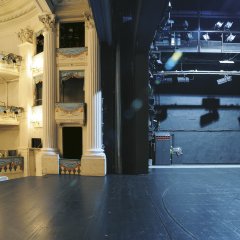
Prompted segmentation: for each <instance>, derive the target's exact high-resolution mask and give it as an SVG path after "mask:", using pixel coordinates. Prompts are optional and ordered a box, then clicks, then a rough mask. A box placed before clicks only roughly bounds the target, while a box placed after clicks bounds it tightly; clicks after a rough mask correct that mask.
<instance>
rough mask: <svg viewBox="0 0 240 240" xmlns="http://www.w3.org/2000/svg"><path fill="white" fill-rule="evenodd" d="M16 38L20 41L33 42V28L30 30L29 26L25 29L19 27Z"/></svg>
mask: <svg viewBox="0 0 240 240" xmlns="http://www.w3.org/2000/svg"><path fill="white" fill-rule="evenodd" d="M18 38H19V40H20V41H21V43H25V42H29V43H33V30H31V29H30V28H29V27H27V28H25V29H21V30H20V32H19V33H18Z"/></svg>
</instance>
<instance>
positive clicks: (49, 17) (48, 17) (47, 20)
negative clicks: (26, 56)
mask: <svg viewBox="0 0 240 240" xmlns="http://www.w3.org/2000/svg"><path fill="white" fill-rule="evenodd" d="M39 21H40V22H42V23H43V25H44V28H45V31H49V30H54V29H55V21H56V15H55V14H43V15H40V16H39Z"/></svg>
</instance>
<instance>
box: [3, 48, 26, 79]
mask: <svg viewBox="0 0 240 240" xmlns="http://www.w3.org/2000/svg"><path fill="white" fill-rule="evenodd" d="M21 60H22V58H21V57H20V56H18V55H16V54H13V53H3V52H2V53H0V77H1V79H2V80H5V81H9V80H13V79H17V78H18V77H19V67H20V64H21Z"/></svg>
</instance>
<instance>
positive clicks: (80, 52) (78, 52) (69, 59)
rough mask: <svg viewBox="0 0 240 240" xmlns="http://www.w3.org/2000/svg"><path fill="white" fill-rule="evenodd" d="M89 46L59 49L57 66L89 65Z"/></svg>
mask: <svg viewBox="0 0 240 240" xmlns="http://www.w3.org/2000/svg"><path fill="white" fill-rule="evenodd" d="M87 55H88V50H87V48H72V49H70V48H65V49H63V48H59V49H57V66H87Z"/></svg>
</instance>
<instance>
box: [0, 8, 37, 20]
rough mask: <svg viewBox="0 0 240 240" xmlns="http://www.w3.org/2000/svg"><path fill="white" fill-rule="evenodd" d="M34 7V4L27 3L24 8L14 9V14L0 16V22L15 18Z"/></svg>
mask: <svg viewBox="0 0 240 240" xmlns="http://www.w3.org/2000/svg"><path fill="white" fill-rule="evenodd" d="M35 8H36V7H35V5H34V4H29V5H28V7H25V8H24V9H20V10H17V11H14V14H8V15H7V16H2V17H0V23H4V22H8V21H11V20H14V19H16V18H19V17H21V16H23V15H25V14H27V13H29V12H31V11H32V10H34V9H35Z"/></svg>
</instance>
